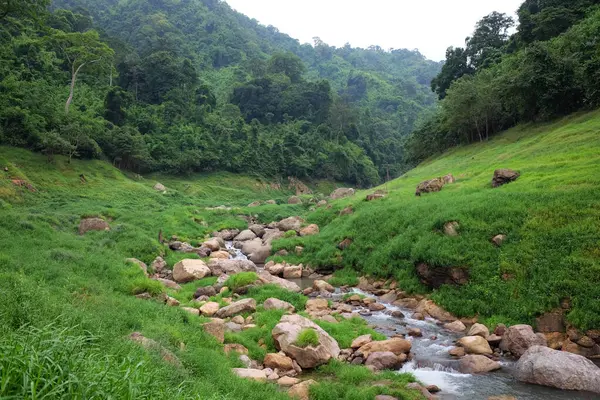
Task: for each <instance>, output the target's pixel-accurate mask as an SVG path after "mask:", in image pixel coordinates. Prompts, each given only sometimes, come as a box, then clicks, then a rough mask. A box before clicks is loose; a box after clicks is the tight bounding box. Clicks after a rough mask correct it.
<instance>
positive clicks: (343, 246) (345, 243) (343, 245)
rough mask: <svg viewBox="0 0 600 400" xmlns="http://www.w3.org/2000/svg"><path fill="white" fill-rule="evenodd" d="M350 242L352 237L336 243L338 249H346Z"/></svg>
mask: <svg viewBox="0 0 600 400" xmlns="http://www.w3.org/2000/svg"><path fill="white" fill-rule="evenodd" d="M352 243H353V242H352V239H344V240H342V241H341V242H340V243H339V244H338V246H337V247H338V249H340V250H346V249H347V248H348V247H350V245H351V244H352Z"/></svg>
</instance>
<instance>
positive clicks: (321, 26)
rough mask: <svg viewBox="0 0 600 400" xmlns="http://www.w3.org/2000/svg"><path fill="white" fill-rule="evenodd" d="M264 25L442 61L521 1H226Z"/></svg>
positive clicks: (307, 37)
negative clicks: (486, 21) (480, 25)
mask: <svg viewBox="0 0 600 400" xmlns="http://www.w3.org/2000/svg"><path fill="white" fill-rule="evenodd" d="M226 1H227V3H229V5H230V6H231V7H232V8H234V9H236V10H237V11H239V12H241V13H243V14H246V15H247V16H249V17H251V18H255V19H256V20H258V21H259V22H260V23H261V24H263V25H273V26H275V27H277V28H278V29H279V30H280V31H281V32H284V33H287V34H288V35H290V36H291V37H293V38H295V39H298V40H300V42H301V43H312V38H313V37H315V36H318V37H320V38H321V39H322V40H323V41H325V42H326V43H328V44H330V45H333V46H336V47H341V46H343V45H344V44H345V43H350V44H351V45H352V46H354V47H369V46H371V45H378V46H381V47H382V48H384V49H386V50H387V49H389V48H395V49H400V48H407V49H410V50H412V49H419V51H420V52H421V53H422V54H424V55H425V56H426V57H427V58H429V59H431V60H435V61H439V60H443V59H444V58H445V54H446V48H448V47H449V46H462V45H464V41H465V38H466V37H467V36H469V35H470V34H471V32H473V27H474V26H475V24H476V23H477V21H479V20H480V19H481V18H482V17H483V16H485V15H487V14H489V13H491V12H492V11H499V12H504V13H507V14H510V15H514V14H515V11H516V10H517V8H519V5H520V4H521V3H522V2H523V0H369V1H364V0H360V1H359V0H226Z"/></svg>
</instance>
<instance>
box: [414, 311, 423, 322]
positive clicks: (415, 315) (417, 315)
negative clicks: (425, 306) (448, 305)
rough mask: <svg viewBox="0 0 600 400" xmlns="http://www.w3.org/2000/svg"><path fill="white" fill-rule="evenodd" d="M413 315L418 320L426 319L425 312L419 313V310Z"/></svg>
mask: <svg viewBox="0 0 600 400" xmlns="http://www.w3.org/2000/svg"><path fill="white" fill-rule="evenodd" d="M412 317H413V319H416V320H417V321H423V320H425V316H424V315H423V314H421V313H418V312H416V313H414V314H413V315H412Z"/></svg>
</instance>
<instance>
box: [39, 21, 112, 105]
mask: <svg viewBox="0 0 600 400" xmlns="http://www.w3.org/2000/svg"><path fill="white" fill-rule="evenodd" d="M52 33H53V34H52V36H51V37H50V38H51V40H52V41H53V42H54V43H55V44H56V45H57V46H58V48H59V50H60V53H61V55H62V56H64V57H65V59H66V62H67V64H68V66H69V70H70V72H71V86H70V91H69V97H68V98H67V101H66V103H65V114H68V113H69V107H70V106H71V102H72V101H73V97H74V94H75V84H76V83H77V77H78V75H79V73H80V72H81V70H82V69H83V68H85V67H90V66H96V67H97V68H98V69H101V68H102V67H106V66H111V65H112V58H113V56H114V51H113V50H112V49H111V48H110V47H108V46H107V45H106V43H103V42H102V41H101V40H100V36H99V35H98V32H96V31H87V32H85V33H80V32H71V33H67V32H63V31H59V30H53V32H52Z"/></svg>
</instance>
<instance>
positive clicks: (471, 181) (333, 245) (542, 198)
mask: <svg viewBox="0 0 600 400" xmlns="http://www.w3.org/2000/svg"><path fill="white" fill-rule="evenodd" d="M599 131H600V112H592V113H588V114H583V115H574V116H571V117H568V118H565V119H564V120H561V121H558V122H555V123H551V124H544V125H528V126H522V127H517V128H515V129H512V130H510V131H507V132H505V133H503V134H501V135H498V136H497V137H495V138H493V139H492V140H490V141H489V142H485V143H478V144H474V145H470V146H465V147H459V148H456V149H453V150H451V151H449V152H448V153H446V154H444V155H442V156H440V157H437V158H434V159H431V160H428V161H427V162H425V163H423V164H422V165H420V166H419V167H417V168H415V169H414V170H412V171H410V172H408V173H407V174H406V175H404V176H403V177H401V178H399V179H396V180H394V181H391V182H388V183H387V184H386V185H383V186H382V187H381V189H385V190H387V191H388V192H389V194H388V195H387V196H386V198H385V199H382V200H377V201H373V202H365V201H364V197H365V196H366V194H367V193H368V192H366V191H365V192H359V193H358V194H357V195H356V196H354V197H353V198H349V199H343V200H340V201H336V202H333V203H331V205H332V207H331V208H330V209H327V208H320V209H318V210H316V211H315V212H313V213H310V214H309V215H308V216H307V222H308V223H316V224H318V225H319V226H320V228H321V233H320V234H319V235H316V236H311V237H306V238H291V239H283V240H280V241H278V242H275V246H274V250H275V251H277V250H279V249H282V248H285V249H287V250H289V251H292V250H293V249H294V246H297V245H302V246H304V247H305V249H304V252H303V253H302V256H301V257H297V256H295V255H294V256H293V259H294V262H303V263H304V264H305V265H306V264H308V265H311V266H317V267H319V266H323V267H329V266H332V265H336V266H342V267H344V268H346V269H348V270H349V271H348V272H346V273H344V274H340V273H338V274H336V278H334V281H335V279H339V283H346V280H345V279H342V278H341V277H344V276H353V274H352V272H350V271H354V272H356V273H357V274H370V275H373V276H378V277H395V278H396V279H397V280H398V281H399V282H400V286H401V288H402V289H403V290H406V291H408V292H412V293H425V292H427V291H428V290H427V288H425V287H423V286H422V285H421V284H420V282H419V280H418V278H417V277H416V275H415V265H416V264H418V263H420V262H425V263H428V264H430V265H432V266H437V267H453V266H459V267H467V268H468V270H469V272H470V275H471V278H470V283H469V284H468V285H466V286H463V287H460V288H457V287H452V286H444V287H442V288H441V289H439V290H436V291H434V292H433V294H432V296H433V299H434V300H435V301H437V302H438V303H439V304H440V305H442V306H443V307H445V308H447V309H448V310H449V311H451V312H453V313H455V314H457V315H458V316H473V315H479V316H480V317H481V319H482V320H483V321H484V322H485V321H499V320H501V321H504V322H506V323H516V322H520V323H532V322H533V321H534V318H535V317H536V316H538V315H540V314H542V313H544V312H546V311H548V310H551V309H553V308H555V307H557V306H559V303H560V301H561V299H563V298H570V299H571V300H572V305H573V307H572V309H571V310H570V311H569V313H568V315H567V318H568V320H569V322H571V323H572V324H574V325H575V326H577V327H579V328H583V329H590V328H600V302H598V299H599V298H600V285H598V284H597V278H598V276H599V274H600V250H599V249H600V223H599V221H600V173H599V172H600V167H599V166H600V134H599V133H598V132H599ZM497 168H511V169H515V170H518V171H520V172H521V177H520V179H519V180H518V181H516V182H513V183H511V184H509V185H506V186H503V187H500V188H497V189H493V188H491V179H492V175H493V172H494V170H495V169H497ZM448 173H452V174H453V175H454V176H455V177H456V179H457V182H456V183H455V184H452V185H448V186H446V187H444V189H443V190H442V191H441V192H439V193H432V194H426V195H423V196H422V197H416V196H415V195H414V193H415V187H416V186H417V184H418V183H419V182H421V181H424V180H427V179H431V178H434V177H439V176H443V175H446V174H448ZM348 205H352V207H353V208H354V213H353V214H351V215H346V216H341V217H340V216H339V212H340V211H341V210H342V209H343V208H345V207H347V206H348ZM449 221H458V222H459V223H460V236H458V237H448V236H445V235H443V233H442V232H441V228H442V227H443V225H444V223H446V222H449ZM497 234H505V235H507V237H508V239H507V241H506V243H505V244H504V245H503V246H502V247H501V248H497V247H495V246H494V245H493V244H492V243H491V238H492V237H494V236H495V235H497ZM345 238H351V239H352V240H353V244H352V245H351V246H350V247H348V248H347V249H346V250H344V251H341V250H339V249H338V248H337V244H338V243H339V242H340V241H342V240H343V239H345ZM503 276H505V277H507V276H508V277H513V278H514V279H509V280H505V279H503ZM337 277H340V278H337Z"/></svg>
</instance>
